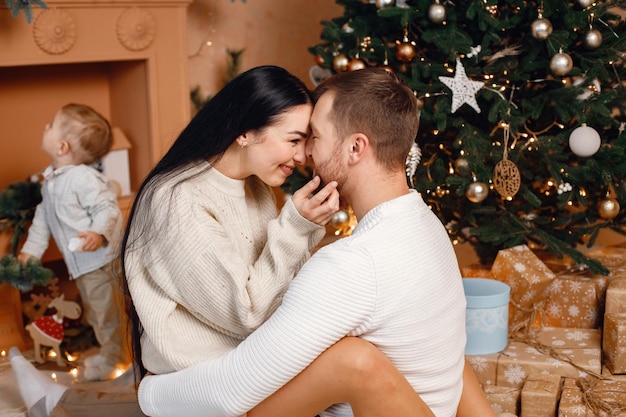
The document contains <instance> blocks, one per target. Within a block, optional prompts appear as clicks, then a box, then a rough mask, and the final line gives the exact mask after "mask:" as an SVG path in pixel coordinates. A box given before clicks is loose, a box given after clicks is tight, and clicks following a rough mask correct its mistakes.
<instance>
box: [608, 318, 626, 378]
mask: <svg viewBox="0 0 626 417" xmlns="http://www.w3.org/2000/svg"><path fill="white" fill-rule="evenodd" d="M602 352H603V353H604V361H605V364H606V366H607V368H609V370H610V371H611V373H613V374H626V313H607V314H605V315H604V338H603V339H602Z"/></svg>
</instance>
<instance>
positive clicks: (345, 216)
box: [331, 210, 350, 226]
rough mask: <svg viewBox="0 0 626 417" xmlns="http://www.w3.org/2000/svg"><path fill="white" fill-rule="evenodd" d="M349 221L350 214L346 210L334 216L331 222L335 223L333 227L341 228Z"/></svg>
mask: <svg viewBox="0 0 626 417" xmlns="http://www.w3.org/2000/svg"><path fill="white" fill-rule="evenodd" d="M349 219H350V214H349V213H348V212H347V211H346V210H339V211H338V212H337V213H335V214H333V218H332V220H331V221H332V222H333V225H335V226H339V225H342V224H343V223H345V222H347V221H348V220H349Z"/></svg>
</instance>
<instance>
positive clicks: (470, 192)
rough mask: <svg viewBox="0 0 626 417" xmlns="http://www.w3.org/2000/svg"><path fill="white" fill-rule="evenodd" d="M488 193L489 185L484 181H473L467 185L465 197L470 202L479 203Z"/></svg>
mask: <svg viewBox="0 0 626 417" xmlns="http://www.w3.org/2000/svg"><path fill="white" fill-rule="evenodd" d="M488 195H489V186H488V185H487V184H485V183H484V182H479V181H477V182H473V183H471V184H470V185H469V187H467V191H465V197H467V199H468V200H469V201H471V202H472V203H480V202H482V201H484V200H485V198H487V196H488Z"/></svg>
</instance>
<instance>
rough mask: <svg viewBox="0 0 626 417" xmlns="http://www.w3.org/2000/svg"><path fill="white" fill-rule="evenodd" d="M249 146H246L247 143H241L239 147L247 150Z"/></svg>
mask: <svg viewBox="0 0 626 417" xmlns="http://www.w3.org/2000/svg"><path fill="white" fill-rule="evenodd" d="M247 146H248V145H247V144H245V143H243V142H239V147H240V148H241V149H246V147H247Z"/></svg>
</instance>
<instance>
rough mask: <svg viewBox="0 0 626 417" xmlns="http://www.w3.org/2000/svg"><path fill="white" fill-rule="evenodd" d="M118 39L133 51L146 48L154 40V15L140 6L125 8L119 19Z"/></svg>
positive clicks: (117, 26)
mask: <svg viewBox="0 0 626 417" xmlns="http://www.w3.org/2000/svg"><path fill="white" fill-rule="evenodd" d="M116 32H117V39H118V40H119V41H120V43H121V44H122V45H123V46H124V47H126V48H127V49H129V50H131V51H141V50H143V49H146V48H147V47H148V46H150V44H151V43H152V41H154V37H155V33H156V23H155V20H154V16H153V15H152V14H151V13H149V12H147V11H145V10H142V9H140V8H138V7H131V8H128V9H126V10H124V11H123V12H122V13H121V14H120V16H119V17H118V19H117V25H116Z"/></svg>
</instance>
